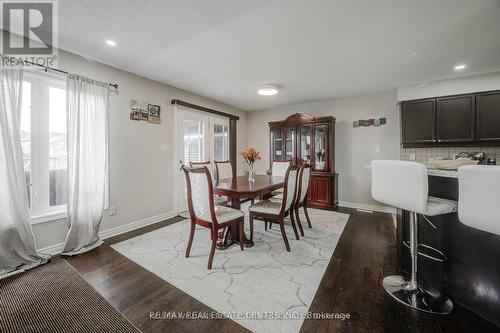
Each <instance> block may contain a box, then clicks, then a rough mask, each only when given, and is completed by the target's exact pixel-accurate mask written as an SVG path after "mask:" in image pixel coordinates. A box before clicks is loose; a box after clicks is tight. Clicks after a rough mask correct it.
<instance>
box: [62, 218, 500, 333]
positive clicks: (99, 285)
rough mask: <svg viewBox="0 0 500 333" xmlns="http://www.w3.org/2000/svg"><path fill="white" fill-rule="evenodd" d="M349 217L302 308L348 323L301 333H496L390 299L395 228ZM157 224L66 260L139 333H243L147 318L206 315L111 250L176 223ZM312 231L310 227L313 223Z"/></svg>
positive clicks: (227, 324) (226, 324) (307, 326)
mask: <svg viewBox="0 0 500 333" xmlns="http://www.w3.org/2000/svg"><path fill="white" fill-rule="evenodd" d="M340 211H341V212H345V213H349V214H351V217H350V219H349V222H348V223H347V225H346V228H345V230H344V232H343V234H342V236H341V238H340V240H339V243H338V245H337V248H336V250H335V253H334V255H333V257H332V259H331V260H330V263H329V265H328V268H327V270H326V272H325V275H324V277H323V279H322V281H321V283H320V285H319V287H318V290H317V292H316V296H315V298H314V300H313V302H312V304H311V306H310V309H309V310H310V311H311V312H324V313H334V312H335V313H349V314H350V319H346V320H326V319H316V320H315V319H306V320H305V321H304V324H303V325H302V328H301V332H303V333H305V332H315V333H318V332H453V333H458V332H494V331H497V332H498V331H499V330H500V328H497V327H496V326H494V325H492V324H491V323H489V322H487V321H485V320H483V319H482V318H480V317H479V316H477V315H475V314H474V313H472V312H471V311H469V310H467V309H465V308H464V307H461V306H460V305H458V304H456V307H455V310H454V311H453V313H452V314H451V315H448V316H439V315H429V314H425V313H421V312H416V311H414V310H411V309H409V308H406V307H404V306H401V305H400V304H398V303H396V302H395V301H393V300H392V298H391V297H390V296H388V295H386V294H385V291H384V290H383V288H382V285H381V281H382V278H383V277H384V276H386V275H389V274H395V273H397V265H396V259H397V258H396V246H395V229H394V226H393V222H392V218H391V216H390V215H388V214H383V213H373V214H369V213H362V212H357V211H354V210H351V209H341V210H340ZM179 220H181V219H179V218H176V219H171V220H168V221H164V222H160V223H157V224H155V225H153V226H148V227H145V228H142V229H139V230H134V231H131V232H129V233H126V234H123V235H119V236H116V237H114V238H111V239H108V240H106V243H105V244H104V245H103V246H101V247H100V248H98V249H96V250H94V251H91V252H89V253H86V254H83V255H80V256H76V257H73V258H68V259H67V261H68V262H69V263H70V264H71V265H72V266H73V267H74V268H75V269H76V270H77V271H78V273H80V274H81V275H82V276H83V278H84V279H85V280H86V281H88V282H89V283H90V284H91V285H92V286H93V287H94V288H95V289H96V290H97V291H98V292H99V293H100V294H102V295H103V296H104V298H105V299H106V300H108V302H109V303H110V304H111V305H112V306H114V307H115V308H116V309H117V310H118V311H120V312H121V313H122V314H123V315H125V316H126V317H127V318H128V319H129V320H130V321H131V322H132V323H133V324H135V325H136V326H137V327H138V328H139V329H140V330H142V331H144V332H166V331H169V332H248V330H247V329H245V328H244V327H242V326H240V325H238V324H237V323H235V322H234V321H232V320H229V319H220V320H181V319H176V320H159V319H150V312H154V311H160V312H164V311H165V312H170V311H207V312H209V311H213V310H212V309H211V308H209V307H208V306H206V305H204V304H202V303H200V302H199V301H197V300H196V299H194V298H193V297H191V296H189V295H188V294H186V293H184V292H182V291H181V290H179V289H177V288H176V287H174V286H172V285H170V284H169V283H167V282H166V281H164V280H162V279H160V278H159V277H157V276H156V275H154V274H153V273H151V272H149V271H147V270H146V269H144V268H142V267H141V266H139V265H137V264H136V263H134V262H133V261H131V260H129V259H128V258H126V257H124V256H122V255H121V254H119V253H118V252H116V251H114V250H113V249H112V248H111V247H110V244H114V243H118V242H121V241H123V240H125V239H128V238H132V237H135V236H138V235H141V234H144V233H147V232H150V231H152V230H155V229H158V228H161V227H164V226H166V225H169V224H171V223H175V222H178V221H179ZM313 227H314V223H313Z"/></svg>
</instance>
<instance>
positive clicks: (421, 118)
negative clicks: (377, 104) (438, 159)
mask: <svg viewBox="0 0 500 333" xmlns="http://www.w3.org/2000/svg"><path fill="white" fill-rule="evenodd" d="M435 103H436V102H435V99H434V98H431V99H421V100H416V101H406V102H403V103H402V104H401V141H402V143H403V144H418V143H432V142H436V126H435V124H436V107H435Z"/></svg>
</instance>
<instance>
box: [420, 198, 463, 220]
mask: <svg viewBox="0 0 500 333" xmlns="http://www.w3.org/2000/svg"><path fill="white" fill-rule="evenodd" d="M457 207H458V205H457V202H456V201H454V200H448V199H442V198H436V197H429V198H428V200H427V209H426V210H425V211H424V212H422V214H424V215H427V216H436V215H442V214H449V213H455V212H456V211H457Z"/></svg>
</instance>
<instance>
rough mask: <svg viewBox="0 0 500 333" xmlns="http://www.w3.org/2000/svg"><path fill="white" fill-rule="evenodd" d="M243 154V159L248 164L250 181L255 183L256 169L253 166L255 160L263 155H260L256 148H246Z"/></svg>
mask: <svg viewBox="0 0 500 333" xmlns="http://www.w3.org/2000/svg"><path fill="white" fill-rule="evenodd" d="M241 156H243V159H244V160H245V162H246V163H247V164H248V181H249V182H251V183H253V182H255V179H254V175H255V170H254V168H253V165H254V163H255V161H258V160H261V159H262V157H261V156H260V153H259V152H258V151H256V150H255V149H254V148H247V149H245V150H244V151H242V152H241Z"/></svg>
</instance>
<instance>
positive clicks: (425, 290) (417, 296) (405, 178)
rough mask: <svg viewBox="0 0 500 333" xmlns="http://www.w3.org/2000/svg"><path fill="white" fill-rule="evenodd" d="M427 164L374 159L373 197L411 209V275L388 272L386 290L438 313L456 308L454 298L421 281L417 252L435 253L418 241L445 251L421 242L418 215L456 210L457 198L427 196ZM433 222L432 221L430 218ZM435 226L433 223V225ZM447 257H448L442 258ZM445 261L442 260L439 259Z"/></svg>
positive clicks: (432, 214) (421, 307)
mask: <svg viewBox="0 0 500 333" xmlns="http://www.w3.org/2000/svg"><path fill="white" fill-rule="evenodd" d="M427 177H428V176H427V168H426V167H425V165H423V164H421V163H416V162H409V161H384V160H378V161H372V197H373V199H375V200H377V201H379V202H382V203H384V204H387V205H390V206H393V207H396V208H400V209H404V210H407V211H409V212H410V242H409V244H405V245H407V246H408V247H409V248H410V256H411V277H410V279H409V280H408V279H407V278H405V277H403V276H401V275H391V276H387V277H385V278H384V280H383V286H384V288H385V290H386V291H387V292H388V293H389V294H390V295H391V296H392V297H393V298H395V299H396V300H397V301H399V302H401V303H403V304H404V305H406V306H409V307H412V308H414V309H417V310H420V311H424V312H429V313H437V314H447V313H450V312H451V311H452V310H453V303H452V302H451V300H450V299H449V298H448V297H447V296H446V295H444V294H443V293H441V292H440V291H439V290H437V289H435V288H432V287H430V286H423V285H422V284H419V282H418V275H417V272H418V260H417V258H418V255H419V254H420V255H423V256H425V257H428V258H432V259H434V258H433V257H431V256H429V255H428V254H424V253H420V252H419V251H418V247H419V245H420V246H422V247H425V248H427V249H430V250H434V251H435V252H437V253H438V254H440V255H442V256H444V254H443V253H442V252H441V251H439V250H437V249H435V248H433V247H430V246H428V245H425V244H419V243H418V217H417V214H421V215H423V216H424V219H425V220H426V221H428V219H427V218H426V216H436V215H442V214H449V213H454V212H456V211H457V203H456V201H452V200H446V199H441V198H436V197H429V196H428V189H429V184H428V178H427ZM428 222H429V223H430V224H431V225H432V223H431V222H430V221H428ZM432 226H433V227H434V225H432ZM443 260H445V259H443ZM440 261H442V260H440Z"/></svg>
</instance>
